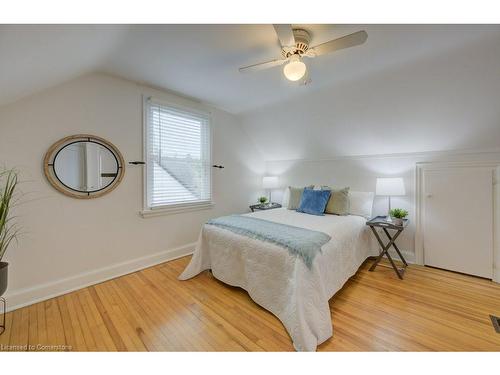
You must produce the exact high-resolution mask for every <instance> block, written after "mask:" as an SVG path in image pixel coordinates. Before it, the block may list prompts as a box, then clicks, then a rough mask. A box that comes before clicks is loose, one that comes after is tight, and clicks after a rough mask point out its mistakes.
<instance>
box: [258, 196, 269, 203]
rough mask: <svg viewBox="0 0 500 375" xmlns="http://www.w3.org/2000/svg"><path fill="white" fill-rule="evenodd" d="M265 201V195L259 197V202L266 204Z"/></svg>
mask: <svg viewBox="0 0 500 375" xmlns="http://www.w3.org/2000/svg"><path fill="white" fill-rule="evenodd" d="M266 202H267V197H264V196H262V197H259V203H260V204H262V205H264V204H266Z"/></svg>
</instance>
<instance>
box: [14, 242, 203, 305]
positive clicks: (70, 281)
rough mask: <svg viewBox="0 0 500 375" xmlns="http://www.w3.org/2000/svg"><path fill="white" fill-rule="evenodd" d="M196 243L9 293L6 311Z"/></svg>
mask: <svg viewBox="0 0 500 375" xmlns="http://www.w3.org/2000/svg"><path fill="white" fill-rule="evenodd" d="M195 246H196V243H190V244H188V245H184V246H180V247H177V248H174V249H170V250H166V251H162V252H159V253H156V254H152V255H147V256H144V257H141V258H136V259H133V260H128V261H125V262H121V263H117V264H114V265H112V266H108V267H104V268H100V269H97V270H93V271H90V272H84V273H81V274H79V275H76V276H71V277H68V278H65V279H61V280H57V281H53V282H49V283H46V284H42V285H37V286H35V287H32V288H25V289H20V290H16V291H14V292H13V293H12V294H11V293H7V295H5V299H6V300H7V311H12V310H15V309H18V308H21V307H24V306H28V305H32V304H34V303H36V302H40V301H45V300H47V299H50V298H54V297H57V296H60V295H63V294H66V293H69V292H72V291H75V290H78V289H82V288H85V287H88V286H90V285H95V284H98V283H102V282H104V281H107V280H110V279H114V278H116V277H119V276H123V275H126V274H129V273H132V272H136V271H139V270H142V269H144V268H148V267H152V266H155V265H157V264H160V263H164V262H167V261H170V260H174V259H177V258H181V257H184V256H186V255H190V254H192V253H193V252H194V248H195Z"/></svg>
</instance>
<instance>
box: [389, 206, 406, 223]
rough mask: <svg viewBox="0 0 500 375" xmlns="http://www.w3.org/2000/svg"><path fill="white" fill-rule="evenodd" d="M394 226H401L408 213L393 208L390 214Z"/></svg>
mask: <svg viewBox="0 0 500 375" xmlns="http://www.w3.org/2000/svg"><path fill="white" fill-rule="evenodd" d="M389 213H390V215H391V219H392V222H393V223H394V225H400V226H401V225H403V219H404V218H405V217H407V216H408V211H406V210H403V209H402V208H393V209H392V210H391V211H390V212H389Z"/></svg>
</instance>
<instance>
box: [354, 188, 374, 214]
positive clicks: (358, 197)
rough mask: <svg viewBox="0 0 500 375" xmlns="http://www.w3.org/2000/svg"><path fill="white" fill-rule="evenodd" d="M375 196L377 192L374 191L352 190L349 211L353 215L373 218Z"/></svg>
mask: <svg viewBox="0 0 500 375" xmlns="http://www.w3.org/2000/svg"><path fill="white" fill-rule="evenodd" d="M374 197H375V193H373V192H363V191H350V192H349V206H350V208H349V213H350V214H351V215H356V216H363V217H366V218H371V216H372V207H373V198H374Z"/></svg>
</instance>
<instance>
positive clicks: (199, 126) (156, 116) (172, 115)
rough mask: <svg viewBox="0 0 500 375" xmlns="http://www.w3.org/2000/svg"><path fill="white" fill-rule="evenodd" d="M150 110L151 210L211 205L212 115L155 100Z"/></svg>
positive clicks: (147, 190) (149, 170)
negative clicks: (210, 119)
mask: <svg viewBox="0 0 500 375" xmlns="http://www.w3.org/2000/svg"><path fill="white" fill-rule="evenodd" d="M146 107H147V116H146V118H147V126H146V133H147V135H146V142H147V177H146V185H147V186H146V192H147V198H146V200H147V205H148V208H149V209H154V208H158V207H165V206H167V207H168V206H170V207H172V206H174V207H175V206H181V207H182V206H184V205H186V206H187V205H189V206H192V205H197V204H208V203H210V202H211V200H212V195H211V193H212V192H211V171H212V170H211V160H210V159H211V150H210V144H211V141H210V121H209V116H208V115H204V114H200V113H198V112H194V111H193V112H191V111H189V110H185V109H180V108H176V107H172V106H168V105H163V104H159V103H156V102H154V101H153V100H151V99H150V100H148V101H147V105H146Z"/></svg>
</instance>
